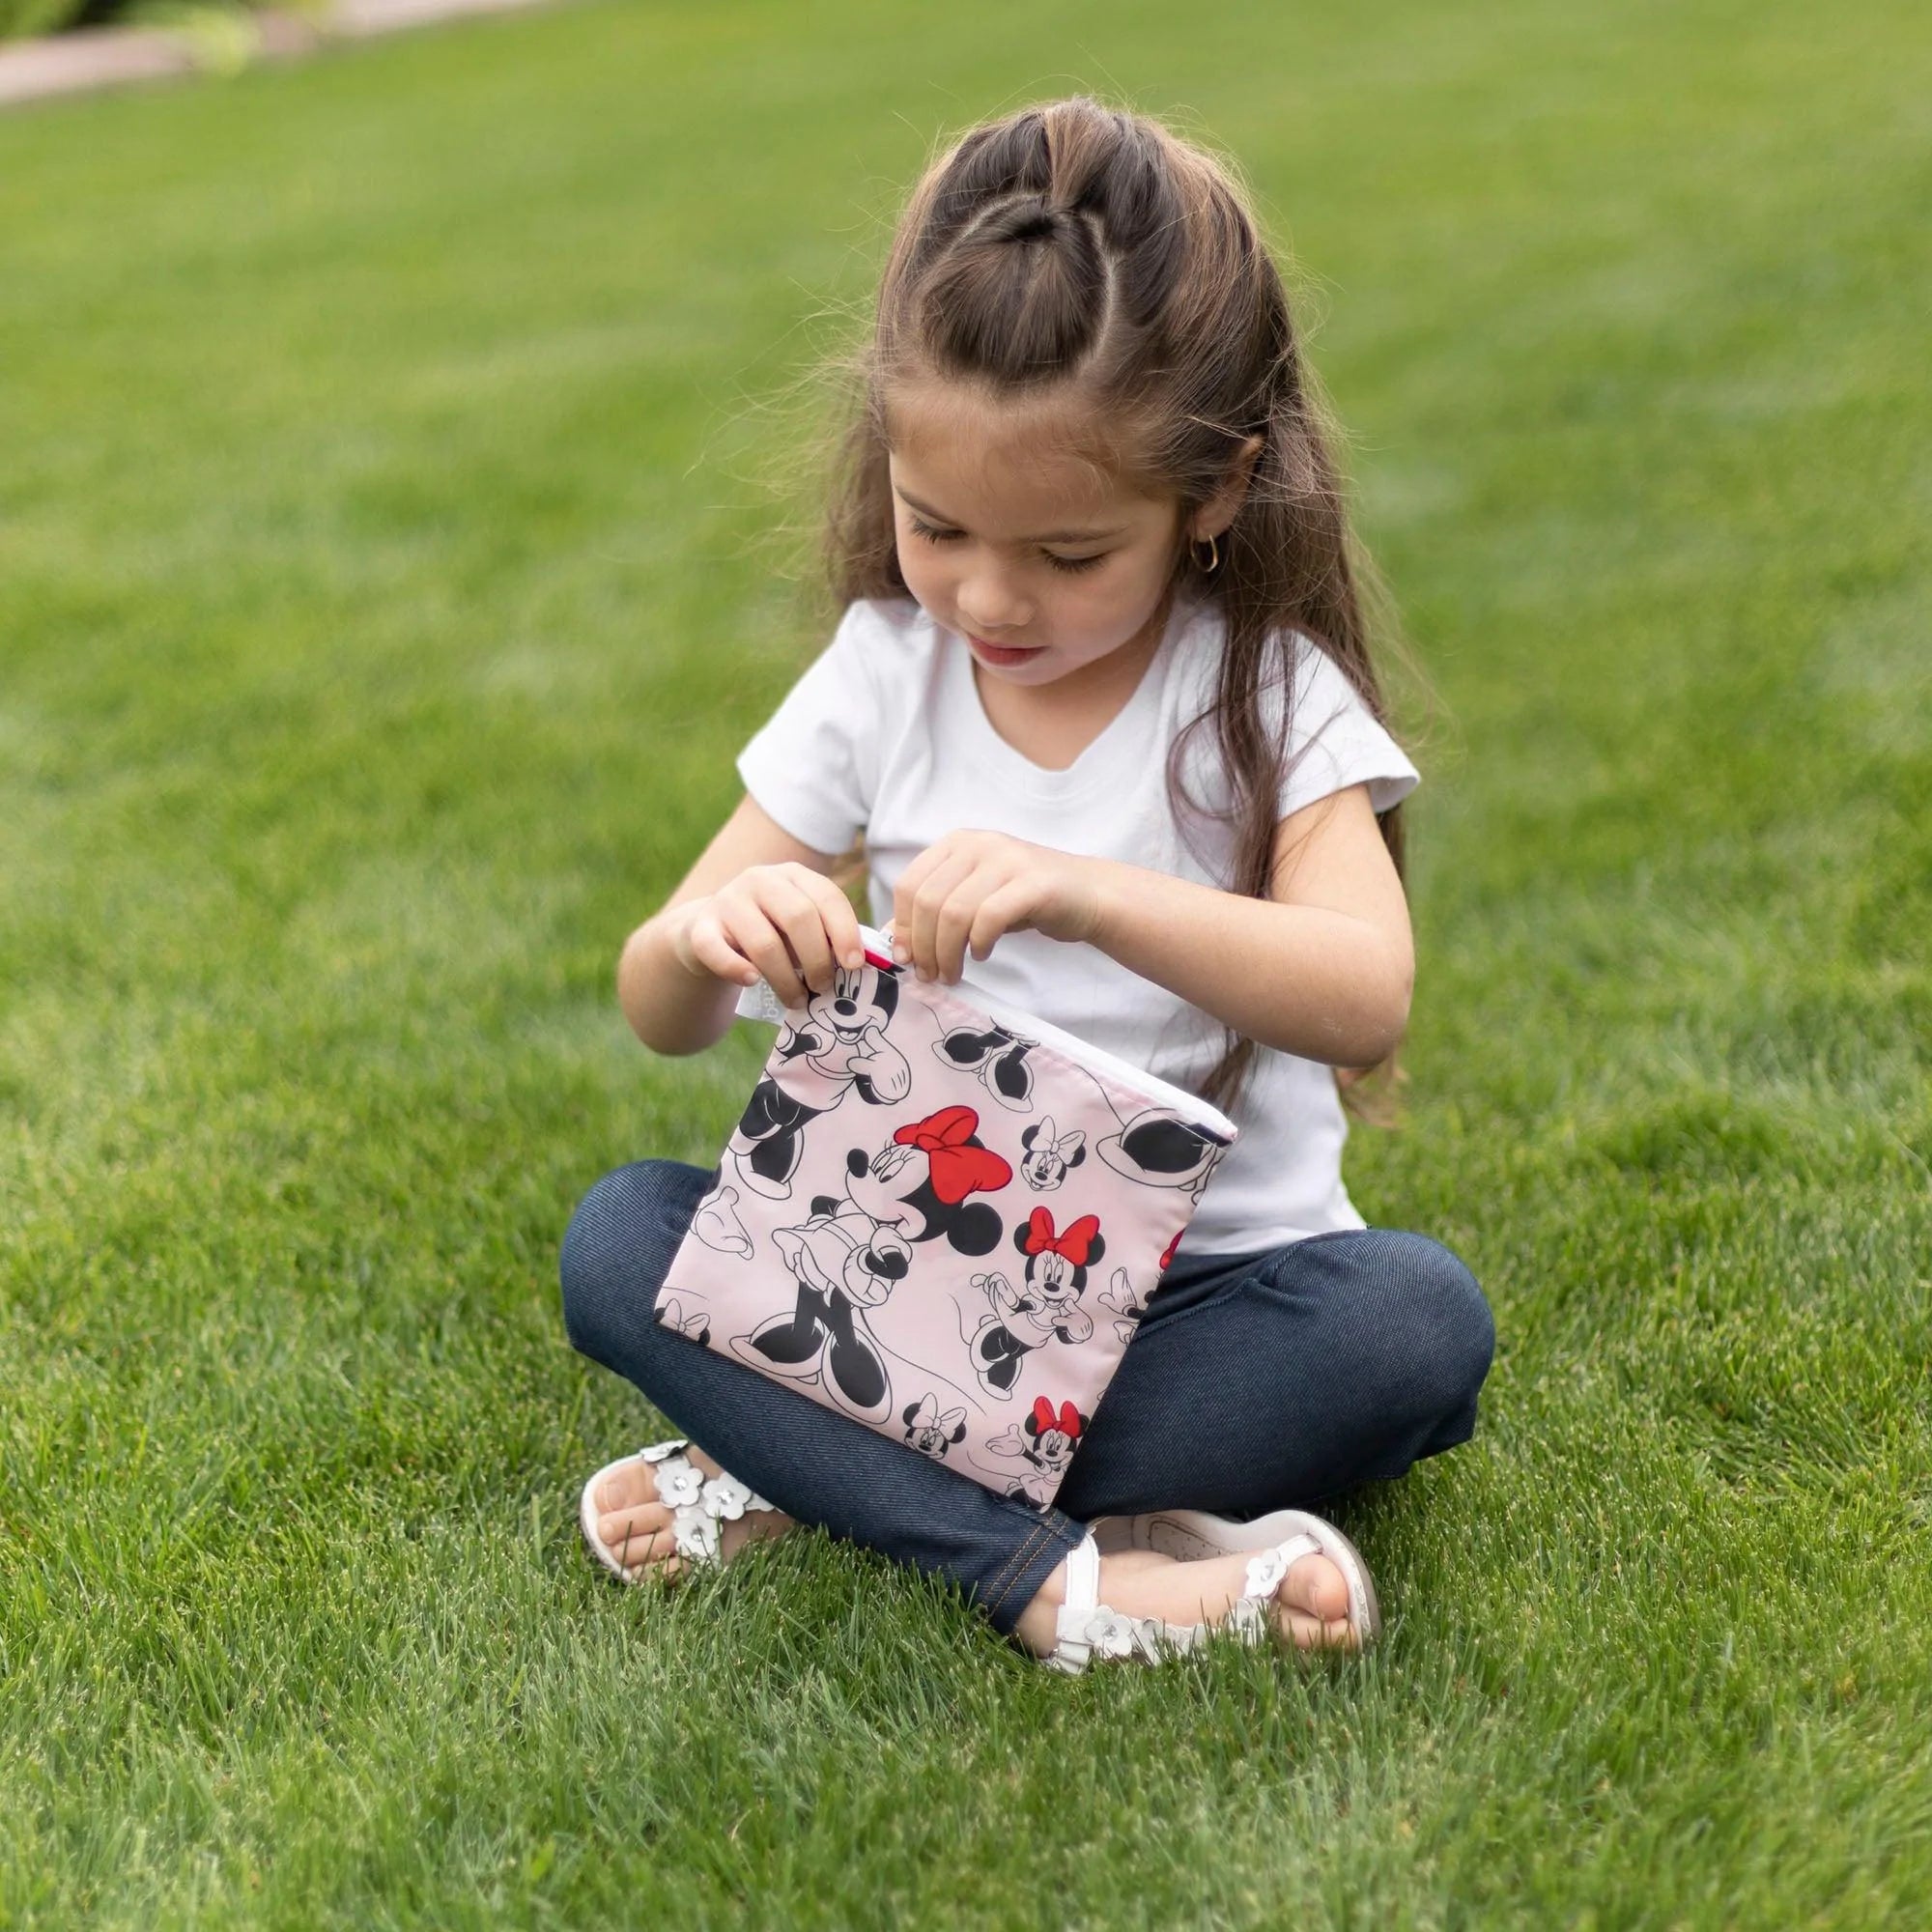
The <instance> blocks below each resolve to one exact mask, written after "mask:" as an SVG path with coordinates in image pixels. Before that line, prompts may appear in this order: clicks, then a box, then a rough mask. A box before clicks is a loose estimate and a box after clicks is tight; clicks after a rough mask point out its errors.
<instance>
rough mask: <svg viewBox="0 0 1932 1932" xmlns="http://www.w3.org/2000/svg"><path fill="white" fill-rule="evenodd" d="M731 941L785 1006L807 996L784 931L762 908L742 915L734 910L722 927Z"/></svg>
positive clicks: (797, 1004) (798, 1004)
mask: <svg viewBox="0 0 1932 1932" xmlns="http://www.w3.org/2000/svg"><path fill="white" fill-rule="evenodd" d="M725 932H726V935H727V937H728V938H729V939H730V941H731V944H732V945H733V946H735V947H736V948H737V949H738V951H739V952H742V953H743V954H744V955H745V957H746V958H747V959H749V960H750V961H751V962H752V964H753V966H755V967H756V968H757V969H758V971H759V972H760V973H762V974H763V975H764V977H765V980H766V981H767V983H768V984H769V985H770V986H771V989H772V991H773V992H775V993H776V994H777V995H778V996H779V998H780V999H781V1000H782V1001H783V1002H784V1004H785V1005H786V1006H787V1007H802V1006H804V1005H805V1003H806V1001H807V999H809V998H810V987H808V986H807V985H806V983H805V981H804V980H802V979H800V978H799V973H798V968H797V966H796V965H794V964H793V962H792V956H791V952H790V951H789V949H788V948H787V947H786V945H785V941H784V934H783V933H781V931H779V929H778V928H777V927H776V926H775V925H773V923H771V920H770V918H769V917H768V916H767V915H766V913H765V912H764V910H763V908H762V907H753V908H752V909H751V910H750V911H748V912H745V913H743V914H739V913H733V914H732V915H731V917H730V920H729V923H728V924H727V925H726V927H725Z"/></svg>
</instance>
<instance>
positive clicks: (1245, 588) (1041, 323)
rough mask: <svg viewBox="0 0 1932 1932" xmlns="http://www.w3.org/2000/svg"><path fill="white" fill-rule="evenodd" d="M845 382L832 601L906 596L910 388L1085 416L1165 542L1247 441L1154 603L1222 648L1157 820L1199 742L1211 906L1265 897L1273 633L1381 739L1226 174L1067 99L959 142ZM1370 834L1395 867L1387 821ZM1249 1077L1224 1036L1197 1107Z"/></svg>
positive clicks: (1281, 711)
mask: <svg viewBox="0 0 1932 1932" xmlns="http://www.w3.org/2000/svg"><path fill="white" fill-rule="evenodd" d="M850 373H851V375H852V377H853V378H854V387H855V389H856V391H857V393H856V395H855V396H854V398H853V405H854V407H853V412H852V416H851V419H850V421H849V424H848V426H847V428H846V430H845V432H844V435H843V438H842V441H841V444H840V448H839V461H838V469H837V474H836V477H835V483H834V488H833V492H832V502H831V509H830V516H829V521H828V525H827V529H826V537H825V543H826V561H827V564H828V566H829V573H830V578H831V587H832V590H833V592H834V594H835V596H836V597H837V598H838V601H839V602H840V603H841V604H842V603H849V602H851V601H852V600H854V599H857V598H903V597H906V596H907V595H909V592H908V591H907V588H906V583H905V580H904V578H903V577H902V576H901V575H900V573H899V565H898V554H897V549H896V545H895V535H894V518H893V505H892V492H891V486H890V482H889V479H888V475H887V468H886V462H887V405H888V398H889V395H890V392H891V390H892V388H893V386H894V385H895V384H898V383H901V382H903V381H906V380H907V379H911V378H918V377H937V378H940V379H943V380H951V381H964V382H967V383H970V384H974V385H975V386H977V387H980V388H981V389H982V390H983V391H985V392H986V393H988V394H989V395H992V396H995V397H997V398H999V399H1000V400H1002V401H1029V402H1031V401H1035V400H1039V401H1045V400H1048V399H1049V398H1050V399H1051V400H1052V401H1054V402H1056V403H1058V402H1059V401H1061V400H1062V399H1070V400H1074V401H1077V402H1079V403H1082V404H1086V405H1091V409H1092V411H1093V414H1092V415H1088V413H1087V412H1086V411H1085V410H1083V411H1082V412H1081V414H1082V416H1083V417H1084V418H1085V419H1087V420H1089V421H1092V422H1094V423H1097V424H1099V425H1102V426H1103V427H1104V433H1105V437H1106V440H1107V445H1108V447H1109V449H1110V450H1111V451H1113V452H1114V453H1115V460H1116V461H1117V462H1118V463H1119V464H1120V466H1121V468H1122V469H1123V471H1125V472H1126V473H1128V474H1130V475H1132V476H1134V477H1135V478H1136V479H1137V480H1139V481H1140V482H1141V483H1142V485H1143V487H1145V488H1147V489H1149V490H1150V493H1156V492H1157V493H1158V494H1162V495H1171V496H1173V497H1178V498H1179V503H1180V508H1181V513H1182V518H1183V527H1184V520H1185V518H1186V517H1188V516H1190V515H1191V514H1192V513H1193V512H1194V511H1195V510H1196V509H1198V508H1199V507H1200V506H1201V505H1202V504H1203V503H1205V502H1206V501H1208V498H1209V497H1212V496H1213V495H1214V494H1215V492H1216V491H1217V489H1219V488H1220V487H1221V485H1222V484H1223V483H1225V482H1226V481H1227V480H1228V479H1229V477H1230V475H1231V473H1232V471H1233V469H1234V467H1235V464H1236V458H1237V455H1238V453H1239V452H1240V450H1241V448H1242V446H1243V444H1244V443H1245V442H1246V440H1248V439H1249V438H1251V437H1256V436H1259V437H1260V438H1261V439H1262V445H1261V453H1260V456H1259V458H1258V459H1257V460H1256V462H1255V466H1254V470H1253V474H1252V479H1251V481H1250V483H1249V486H1248V489H1247V493H1246V496H1245V497H1244V498H1243V500H1242V503H1241V506H1240V509H1239V511H1238V512H1237V513H1236V517H1235V520H1234V523H1233V525H1232V526H1230V527H1229V529H1228V530H1227V531H1226V532H1225V533H1224V534H1223V535H1222V537H1221V538H1220V541H1219V546H1218V548H1219V554H1220V559H1221V560H1220V563H1219V567H1218V568H1217V569H1214V570H1212V572H1211V574H1210V573H1207V572H1204V571H1203V570H1202V568H1201V566H1200V564H1199V562H1197V561H1196V560H1195V558H1194V555H1193V548H1192V546H1190V545H1187V544H1184V543H1182V544H1179V545H1178V546H1177V556H1176V560H1175V576H1174V581H1173V584H1172V586H1171V588H1172V589H1173V590H1174V591H1176V592H1181V591H1185V592H1189V593H1191V594H1193V595H1196V596H1198V597H1202V598H1205V599H1208V600H1211V601H1212V602H1213V603H1215V604H1216V605H1218V606H1219V608H1220V611H1221V613H1222V615H1223V617H1224V619H1225V623H1226V631H1227V647H1226V650H1225V653H1224V655H1223V657H1222V660H1221V665H1220V670H1219V679H1218V685H1217V688H1216V691H1215V695H1214V698H1213V701H1212V702H1211V704H1210V705H1209V707H1208V710H1207V711H1205V712H1204V713H1203V714H1202V715H1201V716H1200V717H1199V718H1196V719H1194V720H1192V721H1191V722H1190V723H1189V725H1187V726H1186V727H1185V728H1184V729H1183V730H1182V731H1181V733H1180V734H1179V738H1178V739H1177V740H1176V742H1175V744H1174V746H1173V747H1172V748H1171V750H1170V752H1169V754H1168V761H1167V781H1168V786H1169V791H1170V796H1171V798H1173V800H1174V801H1175V803H1176V805H1177V808H1179V807H1180V806H1183V805H1184V806H1185V807H1187V808H1188V809H1190V810H1195V811H1202V810H1204V808H1203V807H1202V806H1201V805H1200V804H1199V803H1198V802H1196V801H1194V800H1193V799H1192V798H1191V797H1189V795H1188V793H1187V790H1186V786H1185V783H1184V781H1183V779H1182V777H1181V772H1182V769H1183V762H1182V761H1183V756H1184V747H1185V745H1186V743H1187V741H1188V740H1189V739H1190V738H1191V737H1192V735H1193V733H1194V732H1195V731H1196V730H1198V729H1201V728H1203V727H1205V726H1207V725H1208V724H1209V723H1211V725H1212V726H1213V729H1214V731H1215V733H1216V735H1217V739H1218V749H1219V753H1220V757H1221V762H1222V765H1223V767H1224V768H1225V770H1226V772H1227V774H1228V778H1229V784H1230V792H1231V804H1230V808H1229V810H1228V811H1227V812H1226V813H1221V814H1216V815H1217V816H1221V817H1224V818H1226V819H1228V820H1230V821H1232V823H1233V827H1234V851H1235V858H1234V877H1233V878H1232V879H1231V880H1229V881H1228V884H1229V885H1230V887H1231V888H1232V889H1233V890H1234V891H1236V892H1239V893H1242V894H1245V895H1249V896H1252V897H1264V896H1266V895H1267V892H1268V889H1269V885H1270V883H1271V880H1270V854H1271V848H1272V845H1273V838H1274V828H1275V818H1276V810H1277V801H1278V799H1279V796H1280V790H1281V782H1282V780H1283V778H1284V776H1285V775H1286V772H1287V769H1288V755H1287V742H1286V740H1287V728H1288V722H1289V718H1290V716H1291V714H1292V711H1293V684H1292V679H1293V668H1294V663H1293V633H1295V632H1301V633H1304V634H1306V635H1307V636H1308V637H1309V638H1311V639H1314V640H1315V641H1316V642H1317V643H1319V644H1320V645H1321V647H1322V648H1323V649H1324V650H1325V651H1326V652H1327V654H1328V655H1329V656H1330V657H1331V658H1332V659H1333V660H1334V661H1335V663H1336V664H1337V665H1338V666H1339V667H1340V668H1341V670H1342V672H1343V674H1344V675H1345V676H1346V677H1347V678H1348V679H1349V681H1350V683H1351V684H1352V685H1353V686H1354V688H1355V690H1356V691H1357V692H1358V693H1360V695H1361V697H1362V700H1363V702H1364V703H1365V704H1366V705H1367V706H1368V707H1369V709H1370V711H1371V712H1372V713H1373V714H1374V715H1375V716H1376V717H1377V718H1378V719H1379V720H1383V721H1384V722H1385V721H1386V707H1385V705H1384V703H1383V700H1382V696H1381V691H1380V687H1379V685H1378V681H1377V678H1376V674H1375V670H1374V668H1373V667H1372V665H1371V662H1370V654H1369V635H1368V632H1369V626H1368V622H1367V616H1366V612H1365V608H1364V606H1365V603H1366V602H1367V601H1368V600H1367V598H1366V597H1365V592H1369V591H1372V590H1373V589H1374V587H1375V586H1374V580H1373V578H1372V576H1371V575H1370V573H1369V568H1368V565H1367V560H1366V558H1365V557H1364V556H1363V555H1362V554H1360V552H1359V551H1358V550H1357V548H1356V546H1355V544H1354V542H1353V540H1352V538H1351V536H1350V530H1349V526H1348V520H1347V515H1346V510H1345V506H1344V501H1343V492H1342V487H1341V482H1340V478H1339V475H1338V472H1337V469H1336V466H1335V463H1334V461H1333V459H1332V457H1331V455H1330V433H1329V431H1328V430H1327V428H1326V427H1325V415H1326V412H1325V411H1324V410H1323V408H1322V406H1321V401H1320V398H1319V396H1318V395H1317V394H1316V393H1314V392H1313V389H1312V382H1311V378H1310V376H1309V374H1308V372H1307V371H1305V370H1304V368H1303V366H1302V362H1301V357H1300V355H1299V353H1298V350H1297V347H1296V340H1295V330H1294V325H1293V321H1292V319H1291V317H1290V314H1289V305H1288V298H1287V295H1286V293H1285V291H1284V289H1283V286H1282V279H1281V275H1280V273H1279V271H1278V270H1277V269H1276V267H1275V265H1274V263H1273V262H1272V261H1271V260H1270V259H1269V256H1268V252H1267V250H1266V248H1265V246H1264V243H1263V241H1262V240H1261V238H1260V236H1259V235H1258V234H1257V232H1256V225H1255V221H1254V218H1253V216H1252V215H1251V213H1249V210H1248V208H1247V206H1246V203H1245V200H1244V198H1243V196H1242V194H1241V193H1240V191H1239V189H1238V188H1237V187H1236V184H1235V183H1234V181H1233V180H1232V179H1231V178H1230V176H1229V174H1228V172H1227V171H1226V170H1225V169H1224V168H1223V167H1222V166H1220V165H1219V164H1218V163H1217V162H1216V161H1215V160H1214V159H1212V158H1211V157H1210V156H1208V155H1207V154H1205V153H1204V152H1202V151H1201V150H1200V149H1198V148H1195V147H1193V146H1191V145H1189V144H1188V143H1186V142H1184V141H1182V140H1180V139H1179V138H1177V137H1176V136H1175V135H1174V134H1172V133H1171V132H1169V131H1168V130H1167V129H1166V128H1162V127H1160V126H1159V125H1158V124H1156V123H1155V122H1153V121H1151V120H1148V119H1146V118H1145V117H1143V116H1141V115H1138V114H1133V113H1127V112H1121V111H1116V110H1114V109H1111V108H1108V107H1106V106H1103V105H1102V104H1101V103H1099V102H1098V101H1095V100H1093V99H1086V98H1077V99H1066V100H1056V101H1052V102H1050V103H1048V104H1047V105H1044V106H1037V107H1029V108H1026V109H1025V110H1023V111H1022V112H1019V113H1016V114H1012V115H1009V117H1008V118H1006V119H1005V120H1002V121H996V122H992V123H989V124H987V125H985V126H983V127H979V128H974V129H973V130H972V131H971V132H970V133H968V134H967V135H966V136H965V137H964V138H963V139H962V140H960V141H959V142H957V144H956V145H954V146H953V147H952V149H951V150H949V151H948V152H947V153H946V154H944V155H943V156H941V157H940V158H939V159H938V160H937V161H935V162H934V163H933V164H932V165H931V166H930V167H928V168H927V170H926V172H925V174H924V176H923V179H922V180H921V182H920V184H919V185H918V187H917V188H916V189H915V190H914V192H913V195H912V199H911V201H910V202H909V203H908V205H907V207H906V209H905V212H904V213H903V214H902V215H901V217H900V219H899V223H898V228H897V231H896V233H895V236H894V239H893V244H892V251H891V254H890V257H889V258H888V261H887V264H886V270H885V275H884V279H883V281H882V282H881V284H880V288H879V295H878V306H877V313H876V318H875V322H874V326H873V327H872V330H871V333H870V339H869V340H868V341H867V344H866V345H865V347H864V348H863V349H862V350H861V351H860V353H859V355H858V357H857V359H856V362H855V363H854V365H853V367H852V369H851V372H850ZM1270 696H1271V697H1272V698H1273V700H1274V703H1273V704H1272V705H1270V706H1266V707H1264V697H1270ZM1269 709H1273V710H1274V719H1273V722H1272V723H1271V722H1270V720H1269V717H1268V710H1269ZM1180 815H1181V814H1180V812H1179V810H1177V817H1179V816H1180ZM1379 822H1380V826H1381V833H1382V838H1383V839H1384V841H1385V842H1386V844H1387V846H1388V849H1389V852H1390V854H1391V855H1392V856H1393V858H1394V860H1395V863H1396V866H1397V868H1398V870H1400V869H1401V867H1402V864H1403V837H1402V818H1401V809H1400V808H1399V807H1397V808H1394V809H1392V810H1388V811H1385V812H1383V813H1382V814H1381V815H1380V821H1379ZM1254 1055H1255V1046H1254V1042H1253V1041H1252V1040H1251V1039H1246V1038H1243V1037H1240V1036H1238V1035H1237V1034H1236V1033H1234V1032H1233V1031H1232V1030H1230V1031H1229V1032H1228V1033H1227V1036H1226V1039H1225V1042H1224V1047H1223V1051H1222V1054H1221V1057H1220V1059H1219V1061H1218V1063H1217V1064H1216V1065H1215V1066H1214V1067H1213V1068H1212V1070H1211V1071H1210V1072H1209V1073H1208V1076H1207V1078H1206V1080H1205V1082H1204V1084H1203V1086H1202V1088H1201V1092H1202V1093H1203V1094H1204V1096H1205V1097H1207V1098H1208V1100H1210V1101H1211V1102H1213V1103H1214V1104H1216V1105H1219V1106H1222V1107H1224V1108H1225V1107H1227V1106H1228V1105H1230V1103H1231V1102H1232V1101H1233V1100H1234V1099H1235V1098H1236V1096H1237V1095H1238V1094H1240V1093H1241V1092H1242V1091H1243V1090H1244V1088H1245V1086H1246V1083H1247V1080H1248V1077H1249V1072H1250V1068H1251V1067H1252V1065H1253V1063H1254Z"/></svg>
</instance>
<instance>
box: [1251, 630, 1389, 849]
mask: <svg viewBox="0 0 1932 1932" xmlns="http://www.w3.org/2000/svg"><path fill="white" fill-rule="evenodd" d="M1277 715H1279V713H1278V712H1277ZM1289 753H1290V762H1289V771H1288V777H1287V779H1286V781H1284V783H1283V785H1282V789H1281V801H1280V807H1279V815H1280V816H1281V817H1283V818H1286V817H1287V816H1288V815H1289V813H1290V812H1293V811H1299V810H1301V809H1302V807H1303V806H1306V805H1313V804H1314V803H1315V801H1316V800H1317V799H1319V798H1326V797H1328V796H1329V794H1330V793H1332V792H1338V791H1346V790H1347V789H1348V787H1349V786H1350V785H1356V784H1366V785H1367V786H1368V788H1369V803H1370V805H1372V806H1373V807H1374V808H1375V810H1377V811H1386V810H1388V809H1389V808H1390V807H1391V806H1393V805H1400V804H1401V803H1402V801H1403V800H1404V799H1405V798H1406V797H1407V796H1408V794H1409V793H1410V792H1412V791H1413V790H1414V789H1415V787H1416V786H1417V785H1418V784H1419V783H1421V781H1422V774H1421V773H1420V772H1418V771H1417V770H1416V769H1415V767H1414V766H1413V765H1412V764H1410V763H1409V761H1408V759H1407V758H1406V756H1405V755H1404V753H1403V750H1402V747H1401V746H1399V745H1398V744H1397V743H1396V741H1395V740H1394V739H1393V738H1391V737H1390V736H1389V734H1388V733H1387V731H1385V730H1384V729H1383V728H1382V726H1381V725H1378V724H1377V722H1376V719H1375V715H1374V714H1373V713H1372V712H1371V711H1370V710H1369V707H1368V706H1367V705H1366V704H1365V703H1364V702H1363V701H1362V698H1361V695H1360V694H1359V693H1358V692H1357V691H1356V689H1355V687H1354V686H1353V685H1352V684H1350V682H1349V679H1348V675H1347V673H1346V672H1345V671H1344V670H1343V669H1342V668H1341V667H1340V666H1339V665H1337V664H1336V662H1335V661H1334V659H1333V658H1331V657H1330V656H1329V655H1328V653H1327V652H1326V651H1324V650H1322V649H1321V647H1320V646H1319V645H1317V644H1315V643H1314V642H1312V641H1311V640H1309V639H1306V638H1304V639H1302V640H1301V648H1300V651H1299V653H1298V654H1297V656H1296V658H1295V667H1294V720H1293V726H1292V728H1291V730H1290V732H1289Z"/></svg>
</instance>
